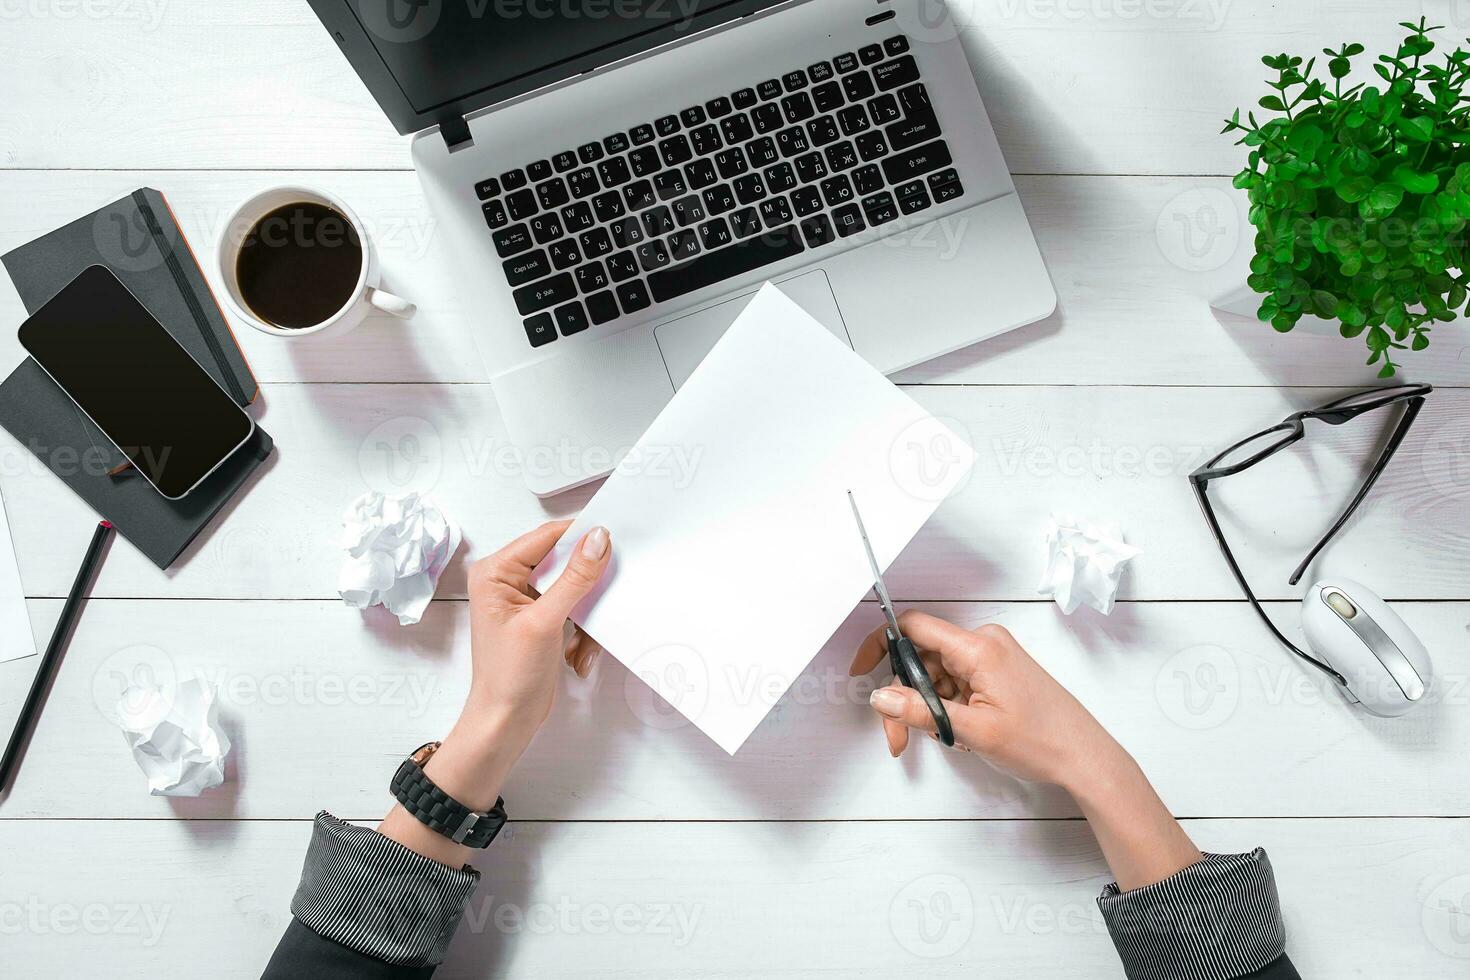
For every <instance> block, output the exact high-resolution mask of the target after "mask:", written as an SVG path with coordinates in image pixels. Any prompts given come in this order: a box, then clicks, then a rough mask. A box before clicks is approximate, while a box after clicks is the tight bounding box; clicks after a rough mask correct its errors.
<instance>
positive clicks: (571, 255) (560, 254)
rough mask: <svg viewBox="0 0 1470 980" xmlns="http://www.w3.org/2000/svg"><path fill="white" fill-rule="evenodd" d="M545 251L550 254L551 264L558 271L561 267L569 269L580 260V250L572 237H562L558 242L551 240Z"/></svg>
mask: <svg viewBox="0 0 1470 980" xmlns="http://www.w3.org/2000/svg"><path fill="white" fill-rule="evenodd" d="M547 251H548V252H549V253H550V255H551V264H552V266H553V267H554V268H555V269H556V270H557V271H558V272H560V271H561V270H562V269H570V268H571V267H572V266H574V265H577V264H579V263H580V262H581V261H582V250H581V249H580V248H579V247H578V246H577V241H576V239H574V238H563V239H562V240H561V241H559V242H552V243H551V246H550V248H549V249H548V250H547Z"/></svg>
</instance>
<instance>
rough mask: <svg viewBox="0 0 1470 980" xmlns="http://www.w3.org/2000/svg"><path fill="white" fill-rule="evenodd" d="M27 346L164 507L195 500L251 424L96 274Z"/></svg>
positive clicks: (85, 276) (57, 305)
mask: <svg viewBox="0 0 1470 980" xmlns="http://www.w3.org/2000/svg"><path fill="white" fill-rule="evenodd" d="M20 342H21V346H23V347H24V348H25V349H26V351H27V352H28V353H29V354H30V355H31V356H32V357H34V358H35V359H36V362H37V363H38V364H40V365H41V367H42V368H44V369H45V370H46V373H47V374H49V375H51V377H52V378H53V379H54V380H55V381H56V383H57V384H58V385H60V386H61V389H62V390H63V391H65V392H66V393H67V394H68V395H69V396H71V399H72V401H74V402H76V403H77V405H78V406H80V408H81V409H82V411H83V412H85V413H86V414H87V417H88V418H90V419H91V420H92V421H93V422H94V423H96V425H97V427H98V428H99V429H101V430H102V431H103V432H105V433H106V434H107V437H108V438H109V439H111V440H112V441H113V443H114V444H115V445H116V446H117V447H118V449H120V450H122V452H123V455H125V456H127V458H128V459H129V460H131V461H132V463H133V465H134V466H135V467H137V468H138V470H139V471H140V472H141V473H142V474H143V475H144V476H145V477H147V479H148V481H149V482H150V483H152V484H153V485H154V486H155V487H157V488H158V489H159V491H160V492H162V493H163V495H164V496H166V497H171V498H178V497H182V496H183V495H184V494H186V493H188V492H189V491H190V490H192V489H193V488H194V487H195V485H197V484H198V483H199V481H200V480H202V479H203V478H204V477H205V476H206V475H208V474H209V472H210V471H211V470H213V469H214V468H215V467H216V466H218V465H219V464H220V463H221V462H222V461H223V460H224V458H225V457H226V456H228V455H229V454H230V453H232V452H234V451H235V450H236V449H238V448H239V447H240V445H241V444H242V443H244V441H245V440H246V439H247V438H248V437H249V436H250V433H251V430H252V429H253V428H254V423H252V422H251V420H250V416H248V415H246V414H245V412H244V411H243V410H242V409H241V408H240V406H239V405H237V404H235V402H234V401H233V400H231V398H230V396H229V395H228V394H227V393H226V392H225V390H224V389H223V388H221V387H220V386H219V384H218V383H217V382H216V381H215V380H214V379H213V378H211V377H210V376H209V374H208V372H206V371H205V370H204V368H202V367H201V366H200V365H199V362H197V361H195V360H194V358H193V357H191V356H190V355H189V352H188V351H186V350H184V348H183V347H181V346H180V345H179V342H178V341H176V340H174V339H173V337H171V336H169V333H168V331H167V330H165V329H164V328H163V325H162V324H160V323H159V322H158V320H157V319H155V318H154V316H153V315H152V314H151V313H149V312H148V310H147V309H145V308H144V306H143V304H142V303H140V302H138V300H137V298H136V297H134V296H133V294H132V293H131V292H129V291H128V289H127V287H126V286H124V285H123V284H122V283H121V282H119V281H118V278H117V277H116V276H115V275H113V274H112V273H111V272H110V271H109V270H107V269H105V268H103V267H102V266H92V267H91V268H90V269H87V270H86V271H85V272H83V273H82V274H81V275H80V276H78V277H77V278H76V279H74V280H72V282H71V283H70V284H69V285H67V287H66V288H65V289H63V290H62V291H61V292H60V293H58V294H57V295H56V296H55V297H54V298H53V299H52V300H51V301H50V302H49V303H47V304H46V305H45V306H43V307H42V308H41V309H39V310H37V311H36V314H35V315H34V316H32V317H31V318H30V319H29V320H27V321H26V322H25V323H24V324H22V325H21V328H20Z"/></svg>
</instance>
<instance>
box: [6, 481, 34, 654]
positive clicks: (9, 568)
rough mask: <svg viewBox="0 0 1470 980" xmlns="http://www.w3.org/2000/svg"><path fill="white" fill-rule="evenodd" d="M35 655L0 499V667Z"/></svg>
mask: <svg viewBox="0 0 1470 980" xmlns="http://www.w3.org/2000/svg"><path fill="white" fill-rule="evenodd" d="M35 655H36V641H35V638H34V637H33V636H32V634H31V617H30V616H29V615H28V614H27V613H26V594H25V591H24V590H23V589H22V588H21V586H20V567H19V566H18V565H17V564H16V562H15V547H14V545H12V544H11V541H10V525H9V524H8V523H7V522H6V520H5V500H4V498H3V497H0V663H6V662H8V661H11V660H20V659H21V658H22V657H33V656H35Z"/></svg>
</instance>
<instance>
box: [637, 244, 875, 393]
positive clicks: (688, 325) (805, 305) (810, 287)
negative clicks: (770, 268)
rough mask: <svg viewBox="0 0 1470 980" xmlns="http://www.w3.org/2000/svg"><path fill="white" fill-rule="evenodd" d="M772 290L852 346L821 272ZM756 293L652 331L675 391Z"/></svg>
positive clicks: (798, 277) (752, 291) (786, 281)
mask: <svg viewBox="0 0 1470 980" xmlns="http://www.w3.org/2000/svg"><path fill="white" fill-rule="evenodd" d="M776 286H777V288H779V289H780V290H781V292H783V293H785V294H786V295H787V296H789V297H791V299H792V300H793V301H795V303H796V304H797V305H798V306H800V307H801V308H802V309H804V310H806V311H807V312H808V313H810V314H811V315H812V316H813V317H815V318H816V320H817V322H818V323H820V324H821V325H822V326H824V327H826V328H827V329H828V330H830V331H831V332H832V336H834V337H836V338H837V339H838V340H840V341H842V342H843V343H844V344H846V345H847V346H849V347H851V346H852V340H851V339H850V338H849V337H848V336H847V327H846V326H845V325H844V324H843V322H842V314H841V313H840V312H839V311H838V309H837V298H836V297H835V296H833V295H832V287H831V285H830V284H829V283H828V282H827V274H826V273H825V272H823V271H822V270H820V269H816V270H814V271H812V272H808V273H805V274H803V275H800V276H796V277H795V278H792V279H785V280H780V281H778V282H777V283H776ZM758 291H759V290H758V289H753V290H751V291H750V292H748V293H746V294H745V295H743V296H737V297H735V298H734V299H731V300H726V301H725V302H723V303H721V304H719V305H718V306H711V307H709V308H707V309H703V310H700V311H699V312H698V313H691V314H689V315H688V316H681V317H680V318H679V319H677V320H670V321H669V322H668V323H664V324H660V325H659V326H658V327H656V328H655V329H654V331H653V336H654V339H655V340H657V341H658V348H659V351H660V352H661V353H662V354H663V356H664V365H665V366H666V367H667V368H668V369H669V379H670V380H671V381H673V382H674V387H675V388H676V389H677V388H682V387H683V386H684V382H685V381H686V380H688V378H689V375H691V374H693V373H694V369H695V368H697V367H699V362H700V361H702V360H704V355H706V354H708V353H709V352H710V350H711V349H712V348H713V347H714V346H715V342H716V341H718V340H719V339H720V338H721V337H723V336H724V335H725V331H726V330H728V329H730V325H731V324H732V323H734V322H735V319H736V318H737V317H738V316H740V314H741V313H742V312H744V310H745V307H746V306H747V305H748V304H749V303H750V300H751V297H753V296H754V295H755V294H756V293H757V292H758ZM771 356H772V357H779V356H780V351H771Z"/></svg>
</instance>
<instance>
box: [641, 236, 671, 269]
mask: <svg viewBox="0 0 1470 980" xmlns="http://www.w3.org/2000/svg"><path fill="white" fill-rule="evenodd" d="M638 264H639V265H640V266H642V267H643V271H644V272H653V271H654V270H655V269H662V268H663V267H664V266H666V265H668V264H669V252H668V249H666V248H664V243H663V242H644V243H643V244H642V245H639V246H638Z"/></svg>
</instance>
